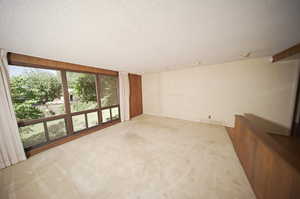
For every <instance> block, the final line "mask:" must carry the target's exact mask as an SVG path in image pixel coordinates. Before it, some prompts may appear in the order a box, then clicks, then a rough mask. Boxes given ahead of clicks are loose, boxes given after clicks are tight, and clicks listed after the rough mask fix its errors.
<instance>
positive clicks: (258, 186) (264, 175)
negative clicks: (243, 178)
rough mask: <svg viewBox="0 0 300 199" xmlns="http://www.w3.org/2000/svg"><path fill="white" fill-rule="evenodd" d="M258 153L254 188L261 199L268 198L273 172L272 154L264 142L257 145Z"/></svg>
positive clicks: (255, 164)
mask: <svg viewBox="0 0 300 199" xmlns="http://www.w3.org/2000/svg"><path fill="white" fill-rule="evenodd" d="M256 150H257V153H256V155H255V160H254V176H253V182H252V186H253V189H254V191H255V193H256V195H257V196H258V198H259V199H263V198H266V197H265V196H266V190H267V184H268V180H269V177H270V175H271V171H272V164H273V156H272V152H271V151H270V149H269V148H268V147H266V145H264V144H263V143H262V142H258V143H257V149H256Z"/></svg>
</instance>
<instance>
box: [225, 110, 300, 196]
mask: <svg viewBox="0 0 300 199" xmlns="http://www.w3.org/2000/svg"><path fill="white" fill-rule="evenodd" d="M258 124H259V123H257V121H256V122H254V121H251V120H250V117H247V118H246V117H244V116H236V122H235V128H227V130H228V133H229V136H230V137H231V140H232V142H233V146H234V148H235V151H236V153H237V155H238V157H239V159H240V161H241V164H242V166H243V168H244V171H245V173H246V175H247V178H248V180H249V182H250V184H251V186H252V188H253V190H254V192H255V194H256V197H257V198H258V199H296V198H300V167H299V164H300V163H299V162H300V158H299V157H300V156H299V151H300V144H299V143H300V142H299V139H298V138H295V137H287V136H278V135H272V134H268V133H267V131H265V130H264V129H263V128H262V126H260V125H258Z"/></svg>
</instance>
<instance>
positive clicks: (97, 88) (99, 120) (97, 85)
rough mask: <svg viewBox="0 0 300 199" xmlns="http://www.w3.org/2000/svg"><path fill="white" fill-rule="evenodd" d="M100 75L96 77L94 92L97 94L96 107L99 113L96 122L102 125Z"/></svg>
mask: <svg viewBox="0 0 300 199" xmlns="http://www.w3.org/2000/svg"><path fill="white" fill-rule="evenodd" d="M100 78H101V77H100V75H99V74H98V75H96V92H97V103H98V107H99V111H98V122H99V124H102V121H103V120H102V114H101V113H102V112H101V96H100V93H101V83H100V82H101V81H100Z"/></svg>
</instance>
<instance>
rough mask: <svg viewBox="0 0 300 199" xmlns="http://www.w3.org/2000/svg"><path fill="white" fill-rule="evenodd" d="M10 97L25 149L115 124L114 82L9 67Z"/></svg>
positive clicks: (110, 78)
mask: <svg viewBox="0 0 300 199" xmlns="http://www.w3.org/2000/svg"><path fill="white" fill-rule="evenodd" d="M9 73H10V87H11V96H12V101H13V106H14V110H15V114H16V117H17V120H18V125H19V130H20V136H21V139H22V141H23V144H24V147H25V149H31V148H35V147H38V146H41V145H44V144H48V143H50V142H52V141H55V140H57V139H62V138H65V137H67V136H71V135H73V134H74V133H80V132H81V131H83V130H85V129H88V128H93V127H96V126H99V125H102V124H103V123H107V122H111V121H114V120H118V119H119V118H120V117H119V99H118V78H117V76H110V75H102V74H98V73H79V72H72V71H65V70H50V69H41V68H32V67H27V66H26V67H25V66H13V65H10V66H9Z"/></svg>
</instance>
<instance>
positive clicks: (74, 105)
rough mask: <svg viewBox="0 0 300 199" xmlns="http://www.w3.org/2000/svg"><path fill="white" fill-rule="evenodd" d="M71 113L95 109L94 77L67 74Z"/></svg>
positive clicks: (82, 74) (87, 74) (91, 75)
mask: <svg viewBox="0 0 300 199" xmlns="http://www.w3.org/2000/svg"><path fill="white" fill-rule="evenodd" d="M67 81H68V91H69V95H70V105H71V112H78V111H84V110H89V109H94V108H97V94H96V75H93V74H89V73H76V72H67Z"/></svg>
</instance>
